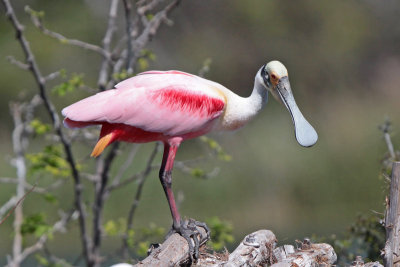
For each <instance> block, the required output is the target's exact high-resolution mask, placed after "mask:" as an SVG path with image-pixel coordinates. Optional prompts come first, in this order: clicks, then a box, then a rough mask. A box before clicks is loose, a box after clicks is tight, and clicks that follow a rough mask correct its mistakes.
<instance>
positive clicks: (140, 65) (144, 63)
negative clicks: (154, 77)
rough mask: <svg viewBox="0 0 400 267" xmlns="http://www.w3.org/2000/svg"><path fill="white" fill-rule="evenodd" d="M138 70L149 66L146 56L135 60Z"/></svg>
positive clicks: (143, 69)
mask: <svg viewBox="0 0 400 267" xmlns="http://www.w3.org/2000/svg"><path fill="white" fill-rule="evenodd" d="M137 65H138V69H139V71H145V70H147V69H148V68H149V61H148V60H147V59H146V58H139V59H138V60H137Z"/></svg>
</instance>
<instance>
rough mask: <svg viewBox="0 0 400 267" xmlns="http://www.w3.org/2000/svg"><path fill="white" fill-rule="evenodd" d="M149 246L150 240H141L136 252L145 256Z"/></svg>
mask: <svg viewBox="0 0 400 267" xmlns="http://www.w3.org/2000/svg"><path fill="white" fill-rule="evenodd" d="M149 246H150V242H148V241H141V242H139V244H138V247H137V249H136V253H137V254H138V255H139V256H140V257H145V256H146V255H147V250H148V249H149Z"/></svg>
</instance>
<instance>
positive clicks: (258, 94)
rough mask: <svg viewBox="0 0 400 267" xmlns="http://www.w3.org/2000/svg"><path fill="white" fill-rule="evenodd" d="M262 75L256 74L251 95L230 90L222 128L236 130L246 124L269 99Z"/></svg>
mask: <svg viewBox="0 0 400 267" xmlns="http://www.w3.org/2000/svg"><path fill="white" fill-rule="evenodd" d="M260 79H262V78H261V76H260V75H256V78H255V80H254V88H253V92H252V93H251V95H250V96H249V97H240V96H238V95H236V94H233V93H232V92H230V93H229V94H228V101H227V107H226V111H225V114H224V115H223V116H222V121H221V123H222V125H221V126H222V129H224V130H235V129H238V128H240V127H242V126H244V125H245V124H246V123H247V122H248V121H250V120H251V119H252V118H254V116H256V115H257V114H258V112H259V111H260V110H261V109H262V108H263V107H264V105H265V104H266V103H267V100H268V92H267V89H265V87H264V86H263V85H262V81H261V80H260Z"/></svg>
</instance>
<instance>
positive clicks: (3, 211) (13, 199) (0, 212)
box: [0, 196, 18, 218]
mask: <svg viewBox="0 0 400 267" xmlns="http://www.w3.org/2000/svg"><path fill="white" fill-rule="evenodd" d="M17 202H18V198H17V197H16V196H13V197H11V198H10V199H9V200H8V201H7V202H6V203H4V204H3V206H1V207H0V218H1V217H3V215H4V214H6V212H7V211H8V210H9V209H11V208H12V207H14V206H15V204H16V203H17Z"/></svg>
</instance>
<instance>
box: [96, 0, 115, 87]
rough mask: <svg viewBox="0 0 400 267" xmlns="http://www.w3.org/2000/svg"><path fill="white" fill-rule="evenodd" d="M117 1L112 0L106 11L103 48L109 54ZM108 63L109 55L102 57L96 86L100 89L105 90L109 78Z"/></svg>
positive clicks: (109, 62) (109, 61)
mask: <svg viewBox="0 0 400 267" xmlns="http://www.w3.org/2000/svg"><path fill="white" fill-rule="evenodd" d="M118 2H119V0H112V1H111V4H110V11H109V13H108V25H107V30H106V33H105V35H104V38H103V41H102V42H103V50H104V51H105V52H106V53H107V54H111V42H112V40H113V36H114V33H115V31H116V29H117V27H116V24H115V21H116V18H117V14H118ZM110 64H111V60H110V58H109V57H104V58H103V62H102V63H101V67H100V71H99V79H98V82H97V84H98V86H99V90H100V91H104V90H106V84H107V82H108V80H109V76H110V73H109V72H110V71H109V68H110Z"/></svg>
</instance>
